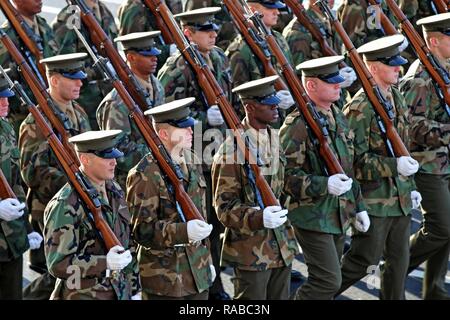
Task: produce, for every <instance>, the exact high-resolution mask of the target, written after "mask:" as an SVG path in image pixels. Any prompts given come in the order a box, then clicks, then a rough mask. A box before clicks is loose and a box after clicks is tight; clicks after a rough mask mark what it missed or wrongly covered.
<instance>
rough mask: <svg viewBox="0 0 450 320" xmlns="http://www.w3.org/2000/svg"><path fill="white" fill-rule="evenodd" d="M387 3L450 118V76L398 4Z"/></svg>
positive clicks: (389, 1)
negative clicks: (428, 75)
mask: <svg viewBox="0 0 450 320" xmlns="http://www.w3.org/2000/svg"><path fill="white" fill-rule="evenodd" d="M372 1H373V0H369V2H372ZM386 3H387V5H388V7H389V8H390V9H391V12H392V13H393V14H394V16H395V17H396V19H397V20H398V21H399V23H400V27H401V30H402V31H403V33H404V34H405V35H406V37H407V38H408V40H409V42H410V43H411V45H412V46H413V48H414V50H415V51H416V53H417V56H418V57H419V59H420V61H421V62H422V64H423V65H424V66H425V68H426V69H427V72H428V73H429V74H430V76H431V78H432V79H433V85H434V88H435V89H436V93H437V96H438V97H439V100H440V101H441V104H442V105H443V106H444V109H445V112H446V113H447V115H448V116H450V107H449V105H450V93H449V91H448V90H449V89H450V75H449V74H448V72H447V70H445V68H443V67H442V66H441V64H440V63H439V61H437V60H436V58H435V57H434V56H433V54H432V53H431V52H430V49H428V47H427V45H426V43H425V41H424V40H423V39H422V37H421V36H420V35H419V34H418V32H417V31H416V29H415V28H414V26H413V25H412V23H411V22H410V21H409V20H408V18H407V17H406V15H405V14H404V13H403V11H402V10H401V9H400V7H399V6H398V4H397V3H396V2H395V1H393V0H386ZM396 33H398V32H395V33H393V34H396ZM389 34H392V33H389Z"/></svg>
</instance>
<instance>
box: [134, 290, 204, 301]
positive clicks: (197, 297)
mask: <svg viewBox="0 0 450 320" xmlns="http://www.w3.org/2000/svg"><path fill="white" fill-rule="evenodd" d="M208 296H209V292H208V290H205V291H203V292H202V293H197V294H191V295H190V296H184V297H167V296H158V295H156V294H149V293H146V292H145V290H143V291H142V300H208Z"/></svg>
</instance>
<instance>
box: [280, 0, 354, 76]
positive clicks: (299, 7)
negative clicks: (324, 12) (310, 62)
mask: <svg viewBox="0 0 450 320" xmlns="http://www.w3.org/2000/svg"><path fill="white" fill-rule="evenodd" d="M284 2H285V3H286V5H287V6H288V7H289V8H291V10H292V12H293V13H294V15H295V16H296V18H297V20H298V22H300V23H301V24H302V25H303V26H304V27H305V28H306V29H308V31H309V33H311V35H312V36H313V38H314V39H315V40H316V41H317V42H318V43H319V45H320V48H321V49H322V53H323V55H325V56H337V55H338V54H337V53H336V51H335V50H334V49H333V48H332V47H330V45H329V44H328V42H327V40H326V36H325V35H324V34H323V32H322V31H321V30H320V29H319V27H318V26H317V25H316V24H315V23H314V21H311V19H310V17H309V16H308V14H307V13H306V9H305V7H304V6H303V4H302V3H301V2H300V0H285V1H284ZM346 66H347V64H346V63H345V62H341V64H340V67H341V68H343V67H346Z"/></svg>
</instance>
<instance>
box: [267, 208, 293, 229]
mask: <svg viewBox="0 0 450 320" xmlns="http://www.w3.org/2000/svg"><path fill="white" fill-rule="evenodd" d="M287 213H288V211H287V210H286V209H281V207H280V206H269V207H266V208H265V209H264V211H263V222H264V227H266V228H268V229H275V228H278V227H279V226H281V225H282V224H284V223H285V222H286V220H287Z"/></svg>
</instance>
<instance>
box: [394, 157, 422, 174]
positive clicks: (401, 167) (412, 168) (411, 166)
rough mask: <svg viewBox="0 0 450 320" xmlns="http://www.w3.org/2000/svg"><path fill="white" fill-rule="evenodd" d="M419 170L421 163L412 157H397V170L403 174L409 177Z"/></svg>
mask: <svg viewBox="0 0 450 320" xmlns="http://www.w3.org/2000/svg"><path fill="white" fill-rule="evenodd" d="M417 170H419V163H418V162H417V161H416V160H414V159H413V158H411V157H405V156H403V157H400V158H397V171H398V173H400V174H401V175H402V176H405V177H409V176H410V175H413V174H414V173H416V172H417Z"/></svg>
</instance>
